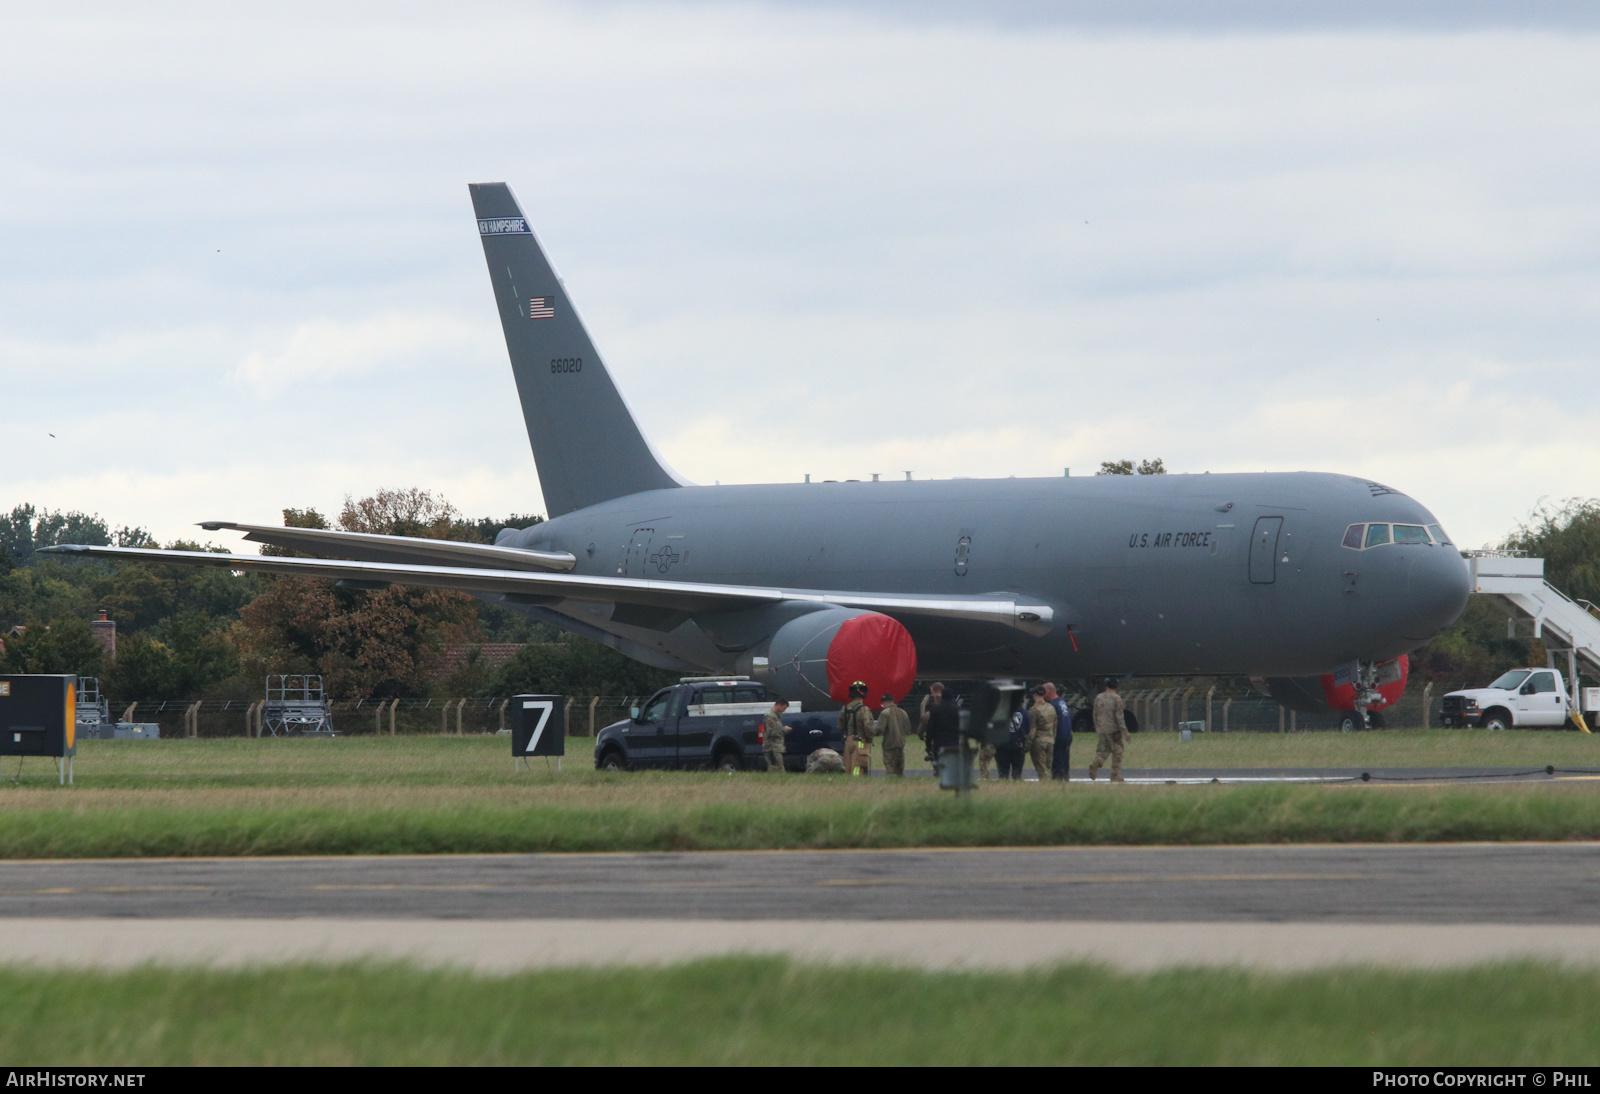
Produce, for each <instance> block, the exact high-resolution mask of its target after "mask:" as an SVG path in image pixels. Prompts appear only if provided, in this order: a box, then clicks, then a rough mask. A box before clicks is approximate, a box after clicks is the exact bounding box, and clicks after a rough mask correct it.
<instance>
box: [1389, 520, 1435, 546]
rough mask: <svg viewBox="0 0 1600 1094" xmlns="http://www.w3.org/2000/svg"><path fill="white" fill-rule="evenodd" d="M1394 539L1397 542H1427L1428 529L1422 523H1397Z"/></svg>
mask: <svg viewBox="0 0 1600 1094" xmlns="http://www.w3.org/2000/svg"><path fill="white" fill-rule="evenodd" d="M1394 541H1395V542H1396V543H1427V542H1428V530H1427V529H1426V528H1424V527H1423V526H1422V525H1420V524H1396V525H1395V526H1394Z"/></svg>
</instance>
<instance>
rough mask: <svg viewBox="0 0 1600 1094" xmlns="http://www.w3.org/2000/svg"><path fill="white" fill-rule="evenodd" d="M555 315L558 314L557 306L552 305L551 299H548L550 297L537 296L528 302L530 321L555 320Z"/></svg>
mask: <svg viewBox="0 0 1600 1094" xmlns="http://www.w3.org/2000/svg"><path fill="white" fill-rule="evenodd" d="M555 314H556V309H555V305H554V304H552V303H551V300H550V297H548V296H535V297H532V298H531V299H529V301H528V318H529V319H554V318H555Z"/></svg>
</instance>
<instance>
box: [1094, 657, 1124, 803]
mask: <svg viewBox="0 0 1600 1094" xmlns="http://www.w3.org/2000/svg"><path fill="white" fill-rule="evenodd" d="M1124 709H1125V708H1124V707H1123V705H1122V696H1120V695H1118V694H1117V682H1116V681H1115V680H1113V679H1107V680H1106V689H1105V690H1104V691H1102V692H1101V693H1100V694H1099V695H1096V696H1095V697H1094V732H1095V736H1096V737H1098V738H1099V741H1100V744H1099V747H1098V748H1096V749H1095V750H1094V763H1092V764H1090V765H1089V778H1091V779H1093V778H1095V777H1096V776H1097V775H1098V774H1099V772H1100V769H1101V768H1102V767H1104V766H1105V762H1106V759H1107V758H1108V757H1109V758H1110V760H1111V781H1112V782H1114V783H1119V782H1122V745H1123V743H1124V742H1125V741H1126V740H1127V739H1128V723H1127V720H1126V718H1125V717H1124Z"/></svg>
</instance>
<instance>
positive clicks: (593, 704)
mask: <svg viewBox="0 0 1600 1094" xmlns="http://www.w3.org/2000/svg"><path fill="white" fill-rule="evenodd" d="M957 690H958V694H964V692H963V691H962V690H961V689H959V688H958V689H957ZM1208 690H1210V689H1206V688H1197V687H1172V688H1131V689H1125V690H1124V691H1123V693H1122V697H1123V702H1124V703H1126V704H1127V707H1128V709H1129V710H1131V711H1133V712H1134V716H1135V717H1137V718H1138V720H1139V728H1140V729H1141V730H1142V731H1149V732H1156V733H1164V732H1165V733H1171V732H1176V731H1177V729H1178V727H1179V724H1180V723H1183V722H1190V723H1194V722H1199V723H1203V724H1204V725H1205V726H1206V729H1207V731H1208V732H1212V733H1304V732H1321V731H1328V730H1335V731H1336V730H1338V728H1339V714H1338V713H1337V712H1334V711H1327V712H1325V713H1316V714H1308V713H1304V712H1297V711H1291V710H1288V709H1286V708H1284V707H1281V706H1279V705H1278V703H1277V702H1275V701H1274V700H1272V699H1269V698H1267V697H1266V696H1262V695H1258V694H1255V693H1248V694H1244V695H1241V694H1237V693H1231V692H1230V693H1223V692H1222V691H1221V690H1220V689H1217V690H1212V691H1211V693H1210V694H1209V695H1208V694H1207V692H1208ZM1447 690H1449V689H1448V688H1447V687H1445V686H1439V687H1437V688H1435V687H1434V686H1432V685H1429V684H1419V683H1416V682H1413V684H1412V686H1411V687H1408V688H1407V689H1406V693H1405V695H1404V696H1403V697H1402V698H1401V699H1400V701H1399V702H1398V703H1395V704H1394V705H1393V706H1391V707H1390V708H1388V709H1387V710H1385V711H1383V712H1382V715H1383V718H1382V720H1383V724H1384V726H1386V727H1387V728H1392V729H1416V728H1421V727H1423V726H1429V727H1434V728H1437V727H1438V726H1439V724H1440V722H1439V708H1440V699H1441V697H1442V696H1443V694H1444V692H1445V691H1447ZM648 698H649V695H579V696H570V697H568V699H567V704H566V714H567V735H568V736H570V737H592V736H594V734H595V733H597V732H598V731H599V730H601V729H604V728H605V727H606V726H608V725H611V724H612V723H613V722H618V721H621V720H623V719H625V718H627V717H629V715H630V713H631V711H632V709H633V708H635V707H637V706H639V705H641V704H642V703H643V702H644V701H645V700H646V699H648ZM921 700H922V694H921V693H915V694H913V695H911V696H907V698H906V699H905V700H904V701H903V702H901V703H900V704H899V705H900V707H901V708H902V709H903V710H905V711H906V713H907V714H909V715H910V716H911V725H912V728H913V731H914V730H915V728H916V725H917V720H918V717H919V715H920V714H921ZM1067 701H1068V703H1069V704H1070V705H1072V706H1073V707H1078V706H1087V705H1088V703H1089V701H1090V697H1089V696H1085V695H1081V694H1076V695H1068V696H1067ZM509 702H510V700H509V699H508V698H507V697H503V696H502V697H496V698H490V699H472V698H454V699H451V698H443V699H363V700H359V701H355V700H337V701H334V702H332V703H330V704H329V705H330V706H331V708H332V713H333V726H334V729H335V731H336V732H338V733H339V734H340V735H342V736H366V735H380V736H386V735H390V734H393V735H395V736H401V735H408V736H409V735H415V734H423V733H435V734H438V733H442V734H457V733H459V734H463V735H465V734H469V733H474V734H483V733H495V732H498V731H499V730H501V729H503V728H507V722H506V717H507V708H508V705H509ZM261 706H262V700H259V699H256V700H251V699H205V700H186V699H141V700H139V701H138V702H136V703H133V704H131V705H130V704H123V705H119V706H118V707H117V708H114V709H113V710H112V712H111V713H112V714H113V716H115V717H116V718H117V720H118V721H126V722H146V723H148V722H155V723H159V724H160V726H161V736H162V737H190V736H197V737H248V736H256V735H257V733H258V732H259V725H260V720H261V719H260V712H261Z"/></svg>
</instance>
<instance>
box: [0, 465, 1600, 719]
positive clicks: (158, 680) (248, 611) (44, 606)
mask: <svg viewBox="0 0 1600 1094" xmlns="http://www.w3.org/2000/svg"><path fill="white" fill-rule="evenodd" d="M1163 471H1164V468H1162V466H1161V461H1159V460H1155V461H1141V463H1140V464H1139V465H1134V464H1133V463H1132V461H1118V462H1117V463H1114V464H1109V465H1108V469H1107V470H1106V471H1104V472H1102V473H1109V474H1161V473H1163ZM283 518H284V524H285V525H287V526H292V527H303V528H329V527H337V528H341V529H344V530H346V531H352V532H372V533H377V534H387V535H405V536H420V537H426V538H436V539H445V538H448V539H456V540H464V541H469V542H480V543H492V542H493V541H494V537H495V534H496V533H497V532H498V531H499V530H500V529H501V528H506V527H514V528H526V527H529V526H530V525H533V524H536V523H538V522H539V521H540V520H541V519H542V518H541V517H540V516H538V515H536V514H512V515H510V516H507V517H505V518H503V519H494V518H482V519H473V518H469V517H466V516H464V515H462V514H461V513H460V511H458V510H457V509H456V508H455V507H454V506H453V505H451V504H450V503H449V502H448V501H446V500H445V499H444V498H442V497H439V496H437V495H434V494H432V493H430V492H428V491H425V490H418V489H409V490H379V491H378V492H376V493H375V494H373V495H371V496H369V497H363V498H359V499H356V498H349V497H347V498H346V499H345V503H344V505H343V507H342V508H341V510H340V511H339V513H338V514H337V515H336V516H334V517H333V518H332V519H331V520H330V519H329V518H328V517H327V516H325V515H324V514H322V513H320V512H318V511H317V510H315V509H311V508H306V509H285V510H284V511H283ZM57 543H96V544H111V543H115V544H118V545H122V546H131V547H153V546H157V544H156V542H155V540H154V538H153V537H152V536H151V535H150V534H149V533H148V532H147V531H145V530H144V529H143V528H129V527H120V528H116V529H112V528H111V527H109V526H108V525H107V523H106V522H105V521H104V520H103V519H101V518H100V517H98V516H95V515H92V514H86V513H82V512H77V511H70V512H52V511H49V510H38V509H35V508H34V507H33V506H31V505H19V506H17V507H16V508H14V509H13V510H12V511H11V512H10V513H9V514H0V642H3V643H4V650H3V652H0V672H75V673H79V674H82V675H85V676H98V677H100V680H101V688H102V691H103V692H104V693H105V694H107V695H108V696H110V697H111V698H112V699H113V701H131V700H134V699H147V698H208V699H222V698H228V699H246V698H257V697H259V695H260V694H261V690H262V684H263V681H264V679H265V677H266V676H267V675H268V674H269V673H318V674H320V675H322V677H323V678H324V681H325V683H326V685H327V687H328V690H329V694H331V695H332V696H334V697H335V698H340V699H388V698H423V697H428V696H445V695H448V696H494V695H512V694H517V693H519V692H551V693H556V694H569V695H637V694H641V693H647V692H649V691H651V690H653V689H654V688H656V687H659V686H661V685H662V684H664V683H666V682H668V681H670V679H671V678H672V677H673V674H672V673H670V672H664V671H661V670H657V669H651V668H648V667H646V666H643V665H640V664H638V663H637V662H634V661H630V660H628V659H627V658H625V657H623V656H622V655H621V654H619V653H617V652H616V651H614V650H612V649H610V648H609V647H606V646H602V645H600V644H598V643H595V642H591V641H589V640H587V639H583V638H578V637H576V636H573V635H569V634H567V633H565V632H563V631H560V630H558V629H556V628H554V627H552V626H549V625H547V624H543V623H538V622H535V621H533V620H531V619H529V618H528V617H527V616H525V615H523V614H521V613H519V612H513V611H510V610H508V609H506V608H503V607H500V606H498V605H494V604H490V603H488V602H486V601H483V600H479V599H477V598H475V597H472V596H469V595H467V594H465V593H458V592H451V591H449V590H438V589H421V588H416V587H410V586H401V585H395V586H391V587H389V588H387V589H376V590H358V589H342V588H339V587H338V586H336V585H335V584H334V583H333V582H331V581H327V580H323V579H318V578H298V577H280V576H270V575H262V574H234V573H230V572H229V571H226V570H212V569H199V568H193V567H185V566H171V565H162V564H156V563H146V562H124V561H120V560H119V561H109V560H101V559H77V558H63V557H62V556H58V555H41V554H39V553H38V549H39V548H40V547H46V546H51V545H54V544H57ZM165 546H166V547H168V548H169V549H176V550H218V551H220V550H223V549H222V548H218V547H208V546H203V545H201V544H199V543H197V542H193V541H186V540H178V541H174V542H172V543H168V544H165ZM1501 546H1502V547H1504V548H1507V549H1510V550H1517V551H1522V552H1524V553H1526V554H1528V555H1531V556H1537V557H1541V558H1543V559H1544V560H1545V574H1546V577H1547V578H1548V579H1549V580H1550V581H1551V583H1552V584H1554V585H1555V586H1556V587H1557V588H1559V589H1561V590H1562V591H1563V592H1565V593H1567V594H1568V595H1569V596H1572V597H1574V598H1576V599H1580V600H1586V601H1589V602H1591V603H1595V604H1600V499H1581V498H1574V499H1569V500H1567V501H1565V502H1563V503H1559V504H1555V505H1546V506H1542V507H1541V508H1540V509H1538V510H1537V511H1535V512H1534V513H1533V514H1532V515H1531V516H1530V517H1529V519H1528V520H1527V521H1525V522H1523V523H1522V524H1520V525H1518V526H1517V527H1516V528H1514V529H1513V530H1512V531H1511V532H1510V533H1509V534H1508V535H1507V536H1506V537H1505V539H1504V540H1503V541H1502V543H1501ZM262 551H263V553H283V552H282V550H281V549H279V548H274V547H270V546H269V547H263V548H262ZM99 609H104V610H105V611H106V612H107V614H108V615H109V616H110V618H111V619H113V620H115V621H116V622H117V626H118V639H117V657H116V659H115V660H114V661H113V660H111V659H109V658H107V657H105V656H104V655H103V653H102V651H101V647H100V645H99V644H98V643H97V642H96V641H95V638H94V635H93V633H92V630H91V628H90V626H89V621H90V620H91V619H93V618H94V617H95V614H96V612H97V611H98V610H99ZM491 642H509V643H522V644H523V646H522V648H521V650H520V651H519V652H518V654H517V655H516V656H515V657H514V658H513V659H512V660H511V661H510V662H508V663H506V664H504V665H498V666H497V665H494V664H491V663H490V662H489V661H488V660H486V659H485V658H484V657H482V656H481V655H474V654H472V653H469V654H468V656H467V658H466V659H465V661H463V662H461V663H460V664H458V665H456V666H455V667H454V668H452V669H450V670H449V671H446V670H445V654H446V649H447V647H461V646H465V647H469V648H470V647H478V646H481V645H483V644H485V643H491ZM1544 660H1545V652H1544V646H1543V644H1542V643H1541V642H1540V641H1539V640H1537V639H1535V638H1532V637H1531V636H1529V635H1528V634H1527V633H1526V631H1524V633H1522V634H1520V635H1517V636H1509V635H1508V634H1507V628H1506V617H1505V616H1504V615H1502V614H1501V613H1500V612H1499V611H1497V610H1496V609H1495V608H1494V607H1492V606H1491V605H1490V604H1489V603H1488V602H1487V601H1485V600H1484V599H1483V598H1481V597H1473V598H1471V599H1470V600H1469V601H1468V604H1467V610H1466V612H1465V613H1464V614H1463V616H1462V618H1461V619H1460V621H1458V622H1457V623H1456V624H1455V625H1454V626H1452V627H1450V628H1449V629H1447V630H1446V631H1445V632H1444V633H1443V634H1441V635H1439V636H1438V637H1437V638H1435V639H1433V640H1432V641H1431V642H1428V643H1427V644H1425V645H1424V646H1422V647H1421V648H1419V649H1418V650H1416V651H1415V652H1414V653H1413V654H1412V656H1411V662H1412V672H1413V675H1414V676H1415V677H1416V678H1417V679H1418V680H1433V681H1437V682H1439V683H1443V684H1448V685H1450V686H1456V685H1459V684H1463V683H1480V684H1481V683H1485V682H1487V681H1488V680H1490V679H1492V678H1493V677H1494V676H1496V675H1498V674H1499V673H1500V672H1502V671H1504V670H1505V669H1508V668H1513V667H1516V666H1518V665H1529V664H1543V663H1544Z"/></svg>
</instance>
